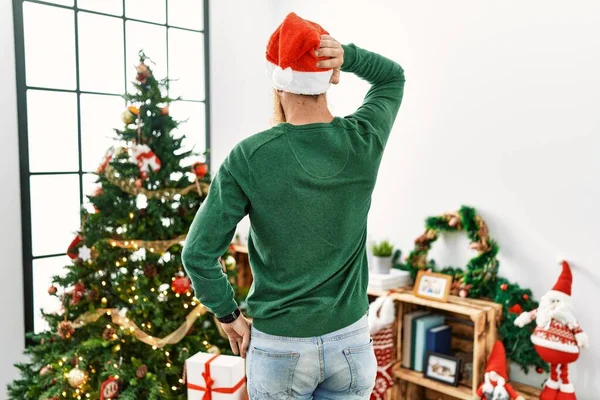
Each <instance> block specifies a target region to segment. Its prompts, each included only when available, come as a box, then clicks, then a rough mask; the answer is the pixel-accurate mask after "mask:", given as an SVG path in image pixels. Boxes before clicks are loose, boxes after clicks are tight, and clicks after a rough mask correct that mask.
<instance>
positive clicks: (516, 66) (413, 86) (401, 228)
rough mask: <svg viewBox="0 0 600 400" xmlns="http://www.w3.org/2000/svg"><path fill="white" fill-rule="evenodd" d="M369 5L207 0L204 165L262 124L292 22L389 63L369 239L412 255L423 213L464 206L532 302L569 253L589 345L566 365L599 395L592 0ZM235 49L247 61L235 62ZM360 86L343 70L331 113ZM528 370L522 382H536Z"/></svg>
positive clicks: (597, 43) (599, 81)
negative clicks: (400, 82)
mask: <svg viewBox="0 0 600 400" xmlns="http://www.w3.org/2000/svg"><path fill="white" fill-rule="evenodd" d="M366 4H367V3H366V2H364V1H355V0H352V1H348V0H346V1H344V2H340V1H333V0H321V1H319V2H316V1H300V0H277V1H275V0H271V1H269V2H266V1H265V2H253V3H252V6H249V5H247V3H246V2H241V1H238V2H235V1H218V2H216V1H215V2H212V7H213V10H212V25H211V29H212V30H211V34H212V64H211V65H212V74H213V75H212V117H213V132H212V134H213V136H212V143H213V146H212V147H213V151H214V158H213V160H214V161H215V162H216V163H218V162H220V161H222V159H223V158H224V157H225V155H226V153H227V152H228V151H229V150H230V149H231V147H232V146H233V145H235V143H237V142H238V141H239V140H241V139H243V138H245V137H247V136H249V135H251V134H253V133H255V132H258V131H259V130H261V129H263V127H264V126H265V124H266V119H267V117H268V115H269V112H270V110H271V109H270V95H269V93H270V92H269V91H268V88H267V90H266V91H265V88H264V87H263V85H268V83H267V81H266V80H265V79H264V73H263V69H262V68H263V57H264V47H265V45H266V42H267V39H268V36H269V34H270V33H271V32H272V31H273V30H274V29H275V28H276V26H277V24H278V23H279V22H280V21H281V19H283V17H284V16H285V14H286V13H287V12H289V11H296V12H297V13H299V14H300V15H301V16H304V17H306V18H309V19H314V20H316V21H318V22H319V23H321V24H322V25H323V26H324V27H325V28H326V29H328V30H329V31H330V32H331V33H332V35H334V36H335V37H336V38H337V39H339V40H340V41H342V42H355V43H356V44H357V45H359V46H362V47H365V48H368V49H370V50H373V51H377V52H380V53H382V54H384V55H386V56H388V57H390V58H393V59H395V60H397V61H398V62H400V63H401V64H402V66H403V67H404V68H405V70H406V77H407V83H406V90H405V100H404V103H403V106H402V108H401V110H400V115H399V117H398V119H397V122H396V125H395V128H394V131H393V132H392V136H391V138H390V140H389V144H388V148H387V151H386V154H385V156H384V160H383V163H382V166H381V169H380V174H379V180H378V184H377V187H376V190H375V193H374V198H373V204H372V208H371V213H370V219H369V231H370V233H371V234H372V235H373V236H374V237H375V238H386V237H387V238H390V239H391V240H392V241H393V242H394V243H395V244H397V245H398V246H399V247H400V248H401V249H403V250H404V251H405V252H407V251H409V250H410V249H411V248H412V242H413V240H414V238H415V237H416V236H417V235H419V234H420V233H421V232H422V229H423V221H424V218H425V217H426V216H429V215H437V214H441V213H443V212H445V211H451V210H455V209H457V208H458V207H459V206H460V205H461V204H470V205H473V206H475V207H476V208H477V209H478V210H479V211H480V212H481V214H482V215H483V216H484V218H485V219H486V220H487V222H488V224H489V226H490V230H491V234H492V236H493V237H494V238H495V239H497V240H498V242H499V243H500V245H501V255H502V258H501V261H502V266H501V274H502V275H504V276H507V277H509V278H511V279H514V280H516V281H518V283H519V284H520V285H521V286H525V287H531V288H532V289H533V291H534V294H535V296H536V297H537V298H539V296H541V295H542V294H543V293H544V292H546V291H547V290H548V289H549V288H550V287H551V286H552V285H553V284H554V282H555V280H556V278H557V276H558V273H559V267H558V265H556V264H555V259H556V257H557V255H559V254H563V255H566V256H567V258H568V259H569V260H570V261H572V266H573V268H574V271H573V273H574V296H573V297H574V302H575V307H576V310H577V311H578V317H579V319H580V322H581V324H582V326H583V328H584V329H585V330H586V331H587V332H588V334H589V335H590V338H591V342H592V346H593V347H592V349H590V350H586V351H584V352H583V354H582V356H581V358H580V360H579V361H578V362H577V363H576V364H575V365H574V366H572V367H571V370H572V379H573V381H574V384H575V387H576V389H577V393H578V395H579V397H578V398H580V399H582V400H592V399H595V398H597V393H598V392H600V363H599V362H598V361H597V360H598V359H599V358H600V340H598V338H599V337H600V319H598V318H597V317H596V315H595V313H594V311H593V308H592V307H590V306H591V305H594V304H597V303H599V302H600V294H599V293H600V272H599V271H600V270H599V269H598V268H597V264H598V254H597V253H596V250H597V247H598V244H599V238H600V236H599V235H598V233H597V227H598V226H600V208H599V207H598V204H600V184H599V179H598V177H599V176H600V112H598V106H599V105H600V53H598V51H597V49H599V48H600V2H597V1H594V0H580V1H577V2H569V3H568V5H567V4H566V3H565V2H562V1H558V0H552V1H547V0H545V1H542V0H531V1H528V2H523V1H518V0H504V1H502V2H481V1H475V0H454V1H451V2H444V1H433V0H422V1H408V0H402V1H392V0H388V1H382V0H379V1H372V2H368V6H367V5H366ZM234 5H235V6H234ZM269 13H271V14H269ZM267 14H268V15H267ZM250 15H252V17H250ZM226 18H227V19H226ZM232 54H235V55H236V56H239V58H237V60H240V59H241V60H243V61H235V62H231V55H232ZM227 61H229V64H228V63H227ZM241 66H243V69H241V68H240V67H241ZM365 90H366V86H365V85H364V84H363V83H361V82H358V81H357V80H356V79H353V77H351V76H348V75H347V74H344V75H343V76H342V83H341V86H340V87H338V88H334V89H332V91H331V93H330V97H329V100H330V103H331V106H332V109H333V110H334V112H335V113H336V114H338V115H343V114H345V113H348V112H351V111H352V110H353V109H354V108H355V107H356V106H358V104H359V103H360V100H361V99H362V96H363V94H364V91H365ZM241 231H242V232H246V231H247V225H243V226H242V227H241ZM441 242H442V243H438V244H437V246H436V248H435V249H434V251H432V256H433V257H434V258H435V259H436V260H437V261H439V262H440V263H442V264H445V263H446V262H448V263H450V262H453V263H454V264H455V265H458V264H456V263H458V262H462V263H463V264H462V265H464V261H466V259H467V258H468V253H467V251H464V250H463V248H465V247H466V240H465V239H462V238H459V239H457V238H450V239H448V240H445V241H442V240H441ZM455 245H458V247H456V246H455ZM449 250H452V251H453V254H452V255H451V256H450V257H449V256H448V254H447V253H448V251H449ZM536 375H537V374H536V373H535V372H534V373H533V374H532V375H530V376H529V377H527V379H529V380H530V381H532V382H539V381H540V380H541V379H542V378H543V377H542V376H536ZM519 378H520V379H522V377H519Z"/></svg>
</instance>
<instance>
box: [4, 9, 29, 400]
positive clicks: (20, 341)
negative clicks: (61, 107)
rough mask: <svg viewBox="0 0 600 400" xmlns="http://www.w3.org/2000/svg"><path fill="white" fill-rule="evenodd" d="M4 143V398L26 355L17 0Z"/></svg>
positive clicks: (8, 28) (7, 40)
mask: <svg viewBox="0 0 600 400" xmlns="http://www.w3.org/2000/svg"><path fill="white" fill-rule="evenodd" d="M0 43H1V44H2V45H1V46H0V48H1V49H2V57H1V58H0V87H1V88H2V90H0V121H2V129H0V138H1V139H0V142H1V143H2V148H3V154H4V156H3V160H2V163H1V164H2V169H0V175H1V176H2V179H1V180H0V182H2V196H1V197H0V254H2V262H1V266H0V282H2V289H1V290H0V304H2V307H0V321H2V329H1V330H0V346H1V349H2V357H0V399H1V398H4V394H5V387H6V384H7V383H9V382H10V381H11V380H13V379H14V378H15V377H16V376H17V373H16V369H15V368H14V367H13V364H14V363H15V362H17V361H20V360H23V355H22V352H23V346H24V343H25V341H24V340H25V339H24V331H25V327H24V322H23V274H22V270H23V269H22V268H23V267H22V265H23V262H22V255H21V248H22V247H21V212H20V211H21V195H20V194H21V192H20V184H19V182H20V180H19V149H18V135H17V88H16V79H15V50H14V29H13V13H12V1H0Z"/></svg>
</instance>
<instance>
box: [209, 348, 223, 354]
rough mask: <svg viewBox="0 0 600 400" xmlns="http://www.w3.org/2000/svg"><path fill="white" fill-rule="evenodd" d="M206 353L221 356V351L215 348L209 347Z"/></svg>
mask: <svg viewBox="0 0 600 400" xmlns="http://www.w3.org/2000/svg"><path fill="white" fill-rule="evenodd" d="M208 352H209V353H211V354H221V350H219V348H218V347H217V346H210V347H209V348H208Z"/></svg>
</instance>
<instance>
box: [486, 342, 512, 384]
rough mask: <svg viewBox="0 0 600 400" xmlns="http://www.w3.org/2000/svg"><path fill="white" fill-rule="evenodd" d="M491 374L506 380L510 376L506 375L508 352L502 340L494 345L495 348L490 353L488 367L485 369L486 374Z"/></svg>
mask: <svg viewBox="0 0 600 400" xmlns="http://www.w3.org/2000/svg"><path fill="white" fill-rule="evenodd" d="M490 372H495V373H496V374H498V375H499V376H501V377H502V378H504V380H507V379H508V374H507V373H506V351H505V350H504V345H503V344H502V342H501V341H500V340H497V341H496V343H495V344H494V348H493V349H492V352H491V353H490V358H489V359H488V362H487V366H486V368H485V373H486V375H488V374H489V373H490Z"/></svg>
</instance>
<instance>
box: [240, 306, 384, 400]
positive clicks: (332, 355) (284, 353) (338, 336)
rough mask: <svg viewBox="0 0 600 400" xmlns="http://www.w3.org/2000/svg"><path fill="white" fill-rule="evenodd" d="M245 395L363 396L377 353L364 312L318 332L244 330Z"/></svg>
mask: <svg viewBox="0 0 600 400" xmlns="http://www.w3.org/2000/svg"><path fill="white" fill-rule="evenodd" d="M246 375H247V379H248V393H249V395H250V400H280V399H281V400H283V399H302V400H310V399H314V400H325V399H327V400H338V399H344V400H367V399H369V398H370V394H371V392H372V390H373V387H374V386H375V377H376V375H377V359H376V358H375V352H374V350H373V339H371V335H370V334H369V326H368V322H367V316H366V315H365V316H363V317H362V318H361V319H359V320H358V321H356V322H355V323H353V324H351V325H349V326H347V327H345V328H342V329H339V330H337V331H334V332H331V333H328V334H326V335H323V336H314V337H306V338H296V337H284V336H273V335H269V334H266V333H263V332H260V331H259V330H257V329H256V328H255V327H254V326H252V328H251V332H250V346H249V348H248V353H247V355H246Z"/></svg>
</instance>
